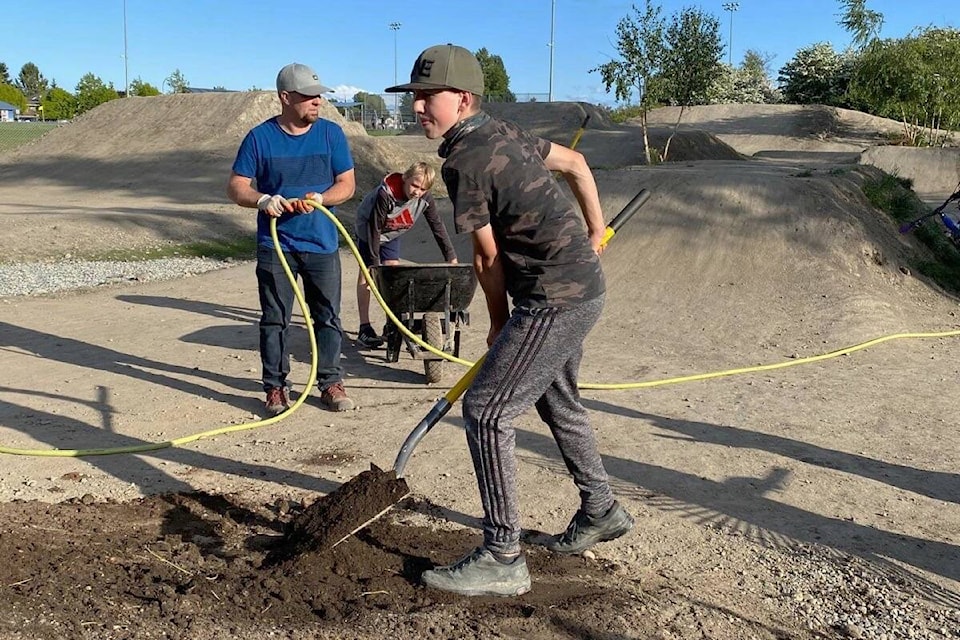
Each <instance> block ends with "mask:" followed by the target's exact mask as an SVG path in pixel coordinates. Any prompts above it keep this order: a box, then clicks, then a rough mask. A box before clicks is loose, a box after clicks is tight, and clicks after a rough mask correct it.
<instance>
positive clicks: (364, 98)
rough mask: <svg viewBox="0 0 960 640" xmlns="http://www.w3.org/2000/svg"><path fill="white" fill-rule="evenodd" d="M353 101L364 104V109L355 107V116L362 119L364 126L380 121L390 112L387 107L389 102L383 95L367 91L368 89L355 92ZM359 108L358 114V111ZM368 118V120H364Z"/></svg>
mask: <svg viewBox="0 0 960 640" xmlns="http://www.w3.org/2000/svg"><path fill="white" fill-rule="evenodd" d="M353 101H354V102H359V103H360V104H361V105H363V107H362V109H361V108H360V107H353V108H352V109H351V111H353V116H354V117H355V118H356V119H358V120H361V122H362V123H363V125H364V126H368V125H371V124H372V125H376V123H377V122H379V119H380V118H386V117H387V115H388V114H389V111H388V109H387V103H386V102H384V100H383V96H380V95H377V94H376V93H367V92H366V91H358V92H356V93H355V94H353ZM357 110H359V111H360V113H359V114H358V113H357V112H356V111H357ZM363 118H366V120H363Z"/></svg>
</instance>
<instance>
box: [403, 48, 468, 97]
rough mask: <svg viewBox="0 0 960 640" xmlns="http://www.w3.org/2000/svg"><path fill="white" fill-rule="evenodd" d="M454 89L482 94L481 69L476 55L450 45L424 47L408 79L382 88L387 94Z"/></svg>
mask: <svg viewBox="0 0 960 640" xmlns="http://www.w3.org/2000/svg"><path fill="white" fill-rule="evenodd" d="M430 89H454V90H456V91H469V92H470V93H475V94H477V95H479V96H482V95H483V71H482V70H481V69H480V62H479V61H478V60H477V56H475V55H473V54H472V53H470V51H469V50H468V49H464V48H463V47H458V46H456V45H453V44H438V45H435V46H433V47H430V48H429V49H425V50H424V52H423V53H421V54H420V57H419V58H417V61H416V62H414V63H413V70H411V71H410V82H408V83H407V84H398V85H397V86H395V87H388V88H387V89H385V91H386V92H387V93H399V92H401V91H419V90H430Z"/></svg>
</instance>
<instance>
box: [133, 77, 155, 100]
mask: <svg viewBox="0 0 960 640" xmlns="http://www.w3.org/2000/svg"><path fill="white" fill-rule="evenodd" d="M130 95H131V96H158V95H160V89H157V88H156V87H155V86H153V85H152V84H150V83H149V82H144V81H143V80H141V79H140V78H139V77H138V78H137V79H136V80H134V81H133V82H131V83H130Z"/></svg>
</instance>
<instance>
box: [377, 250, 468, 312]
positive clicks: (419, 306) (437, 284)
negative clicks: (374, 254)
mask: <svg viewBox="0 0 960 640" xmlns="http://www.w3.org/2000/svg"><path fill="white" fill-rule="evenodd" d="M374 276H375V278H376V280H377V289H379V290H380V295H382V296H383V299H384V300H386V302H387V305H388V306H389V307H390V308H391V309H393V310H394V311H395V312H400V311H404V312H406V311H413V312H414V313H430V312H435V313H446V312H451V313H456V312H458V311H465V310H466V309H467V308H468V307H469V306H470V302H471V301H472V300H473V294H474V293H475V292H476V289H477V276H476V273H475V272H474V270H473V265H472V264H448V263H446V262H440V263H436V264H430V263H427V264H409V265H408V264H397V265H381V266H380V267H378V268H377V269H375V273H374ZM448 282H449V283H450V303H449V304H450V306H449V308H448V307H447V306H446V304H447V302H446V295H447V294H446V292H447V283H448Z"/></svg>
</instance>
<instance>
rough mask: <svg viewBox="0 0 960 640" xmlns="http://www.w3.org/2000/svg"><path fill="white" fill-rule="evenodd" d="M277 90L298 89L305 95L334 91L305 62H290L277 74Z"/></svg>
mask: <svg viewBox="0 0 960 640" xmlns="http://www.w3.org/2000/svg"><path fill="white" fill-rule="evenodd" d="M277 91H288V92H289V91H296V92H297V93H299V94H300V95H303V96H319V95H320V94H321V93H330V92H331V91H333V89H331V88H330V87H325V86H323V85H322V84H320V77H319V76H318V75H317V74H316V72H315V71H314V70H313V69H311V68H310V67H308V66H307V65H305V64H300V63H299V62H294V63H292V64H288V65H287V66H285V67H284V68H283V69H280V73H278V74H277Z"/></svg>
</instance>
